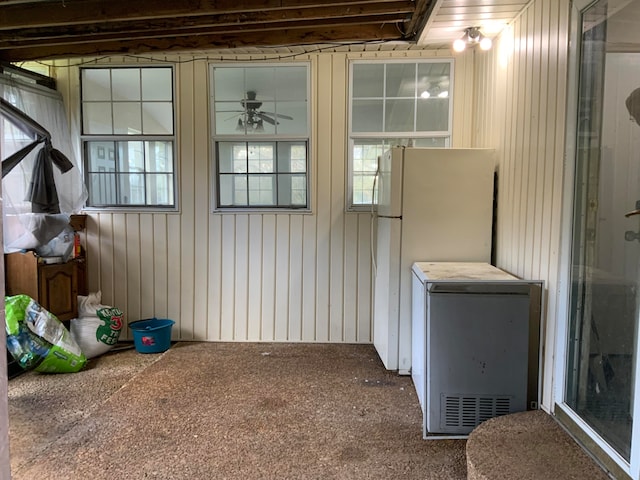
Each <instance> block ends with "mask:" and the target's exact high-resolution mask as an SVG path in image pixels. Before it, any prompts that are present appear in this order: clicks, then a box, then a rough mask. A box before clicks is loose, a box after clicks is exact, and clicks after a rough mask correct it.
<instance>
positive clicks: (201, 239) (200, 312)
mask: <svg viewBox="0 0 640 480" xmlns="http://www.w3.org/2000/svg"><path fill="white" fill-rule="evenodd" d="M193 71H194V79H193V97H194V98H193V118H194V125H193V164H194V188H193V190H194V192H193V194H194V197H195V199H196V202H195V212H194V221H195V225H194V252H193V254H194V268H193V275H194V290H193V292H194V307H193V329H194V336H195V338H196V339H198V340H206V339H207V321H206V319H207V313H208V307H207V305H208V287H207V284H208V274H209V268H208V260H209V249H208V248H202V245H208V244H209V238H208V236H209V228H208V223H209V201H208V200H209V175H208V172H209V129H208V128H206V126H207V125H208V122H207V118H208V112H209V103H208V101H207V100H208V92H209V90H208V88H207V75H208V64H207V62H205V61H196V62H193ZM245 333H246V330H245Z"/></svg>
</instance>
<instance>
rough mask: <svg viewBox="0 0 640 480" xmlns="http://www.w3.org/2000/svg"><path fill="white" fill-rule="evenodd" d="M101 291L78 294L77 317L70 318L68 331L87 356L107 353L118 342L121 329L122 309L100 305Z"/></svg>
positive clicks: (91, 356)
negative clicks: (85, 294)
mask: <svg viewBox="0 0 640 480" xmlns="http://www.w3.org/2000/svg"><path fill="white" fill-rule="evenodd" d="M101 301H102V293H101V292H96V293H90V294H89V295H87V296H84V295H79V296H78V318H74V319H73V320H71V325H70V328H69V330H70V332H71V336H72V337H73V339H74V340H75V341H76V343H77V344H78V345H79V346H80V348H81V349H82V352H83V353H84V354H85V355H86V356H87V358H93V357H97V356H98V355H102V354H104V353H107V352H108V351H109V350H111V349H112V348H113V346H114V345H115V344H116V343H118V339H119V338H120V332H121V330H122V315H123V313H122V310H120V309H119V308H116V307H111V306H107V305H102V304H101V303H100V302H101Z"/></svg>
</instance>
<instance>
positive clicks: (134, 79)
mask: <svg viewBox="0 0 640 480" xmlns="http://www.w3.org/2000/svg"><path fill="white" fill-rule="evenodd" d="M111 81H112V91H113V100H114V101H118V100H121V101H122V100H134V101H135V100H140V70H139V69H137V68H114V69H112V70H111Z"/></svg>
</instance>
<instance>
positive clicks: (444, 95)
mask: <svg viewBox="0 0 640 480" xmlns="http://www.w3.org/2000/svg"><path fill="white" fill-rule="evenodd" d="M448 96H449V92H448V91H447V90H443V91H441V92H440V93H439V94H438V97H439V98H447V97H448Z"/></svg>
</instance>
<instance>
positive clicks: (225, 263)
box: [220, 215, 236, 340]
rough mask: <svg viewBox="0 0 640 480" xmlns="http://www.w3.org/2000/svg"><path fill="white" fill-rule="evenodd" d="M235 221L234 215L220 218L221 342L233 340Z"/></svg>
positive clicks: (234, 313)
mask: <svg viewBox="0 0 640 480" xmlns="http://www.w3.org/2000/svg"><path fill="white" fill-rule="evenodd" d="M235 220H236V219H235V215H224V216H223V217H222V262H221V267H222V285H221V287H222V288H221V289H220V292H221V294H220V316H221V326H222V329H221V331H220V339H221V340H235V336H234V335H235V318H236V317H235V315H236V312H235V288H234V287H235V279H236V271H235V267H236V260H235V258H236V229H235V226H236V222H235Z"/></svg>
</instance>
